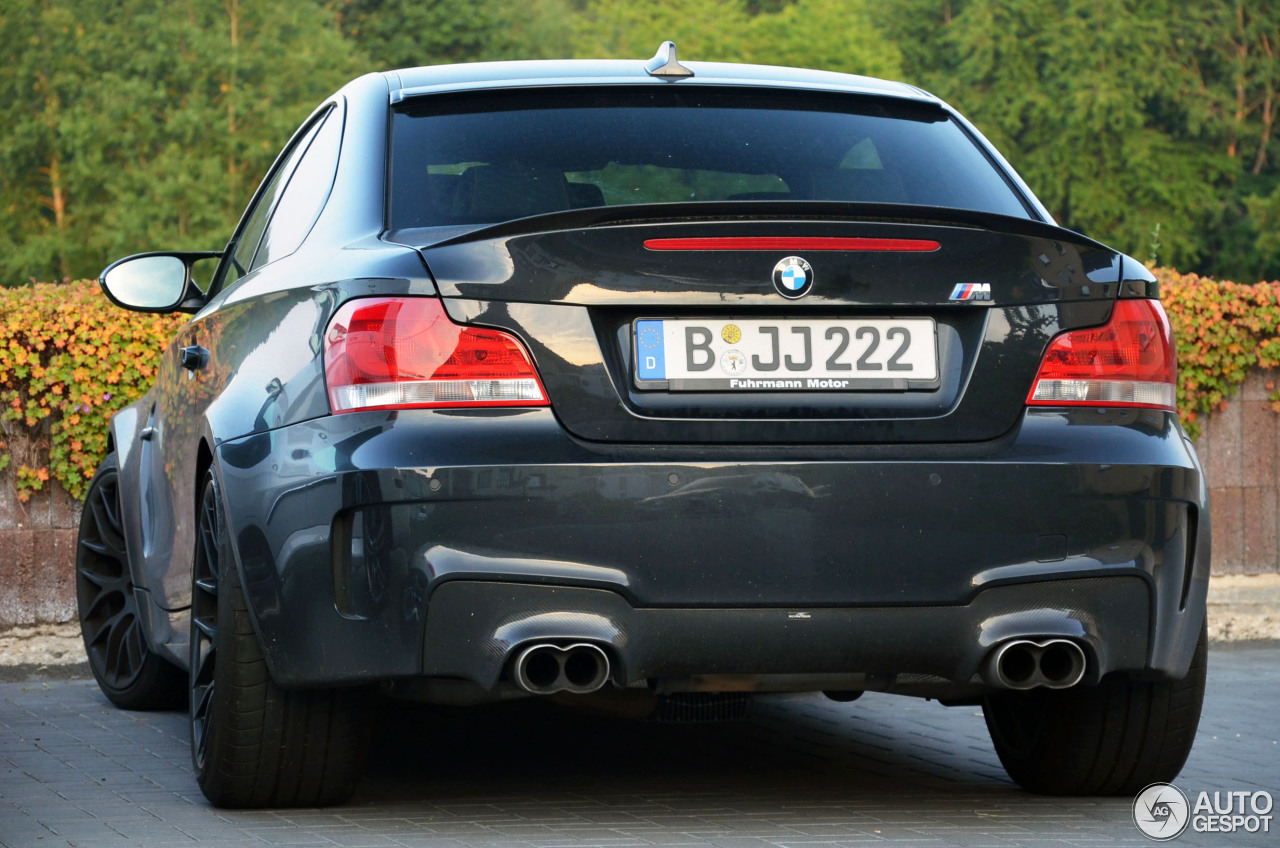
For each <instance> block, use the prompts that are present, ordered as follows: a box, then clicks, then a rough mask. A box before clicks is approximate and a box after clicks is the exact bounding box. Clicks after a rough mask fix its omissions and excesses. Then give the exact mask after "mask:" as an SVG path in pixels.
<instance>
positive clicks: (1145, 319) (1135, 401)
mask: <svg viewBox="0 0 1280 848" xmlns="http://www.w3.org/2000/svg"><path fill="white" fill-rule="evenodd" d="M1176 383H1177V355H1176V351H1175V348H1174V346H1173V331H1172V330H1171V329H1170V327H1169V318H1168V316H1166V315H1165V313H1164V307H1163V306H1161V305H1160V301H1158V300H1118V301H1116V305H1115V308H1114V309H1113V310H1112V312H1111V320H1110V321H1108V322H1107V323H1106V324H1104V325H1103V326H1101V327H1091V328H1089V329H1087V330H1071V331H1069V332H1066V333H1063V334H1062V335H1060V336H1057V337H1056V338H1054V340H1053V341H1052V342H1050V343H1049V349H1048V350H1047V351H1045V355H1044V360H1043V361H1042V362H1041V363H1040V373H1039V374H1037V375H1036V381H1035V384H1034V385H1033V386H1032V387H1031V393H1030V394H1029V395H1027V403H1028V404H1029V405H1032V406H1143V407H1151V408H1154V409H1168V410H1170V411H1173V410H1176V408H1177V401H1176V398H1175V391H1174V388H1175V386H1176Z"/></svg>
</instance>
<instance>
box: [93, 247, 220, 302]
mask: <svg viewBox="0 0 1280 848" xmlns="http://www.w3.org/2000/svg"><path fill="white" fill-rule="evenodd" d="M221 255H222V254H221V253H219V252H217V251H208V250H201V251H187V252H173V253H138V254H135V255H134V256H127V257H125V258H124V259H121V260H120V261H118V262H113V263H112V264H111V265H108V266H107V269H106V270H105V271H103V272H102V276H101V277H99V278H98V285H100V286H102V290H103V291H104V292H106V295H107V297H108V298H109V299H110V300H111V302H112V303H114V304H115V305H116V306H120V307H123V308H125V309H132V310H134V311H135V312H199V311H200V307H202V306H204V304H205V300H206V298H205V296H204V292H202V291H200V289H199V287H198V286H196V284H195V282H194V281H193V280H192V279H191V266H192V265H194V264H195V263H196V262H199V261H200V260H201V259H214V258H216V257H219V256H221Z"/></svg>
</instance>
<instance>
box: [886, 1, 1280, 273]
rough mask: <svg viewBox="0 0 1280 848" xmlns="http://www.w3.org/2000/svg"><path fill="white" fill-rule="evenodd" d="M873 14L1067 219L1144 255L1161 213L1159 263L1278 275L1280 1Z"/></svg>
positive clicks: (901, 7)
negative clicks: (1274, 127)
mask: <svg viewBox="0 0 1280 848" xmlns="http://www.w3.org/2000/svg"><path fill="white" fill-rule="evenodd" d="M876 19H877V21H878V23H879V24H880V26H881V27H882V28H883V29H884V31H885V32H886V33H887V37H888V38H889V39H890V40H891V41H893V42H894V43H896V44H898V45H900V47H901V49H902V51H903V68H904V71H905V73H906V76H907V78H908V79H910V80H911V81H912V82H914V83H916V84H918V85H922V86H924V87H925V88H928V89H930V90H932V91H934V92H935V93H937V94H938V95H940V96H942V97H943V98H945V99H947V100H948V101H949V102H951V103H953V104H954V105H955V106H956V107H957V108H958V109H960V110H961V111H962V112H963V113H965V114H966V115H967V116H968V117H969V118H970V119H971V120H973V121H974V122H975V123H976V124H977V125H978V127H979V128H980V129H981V130H982V131H983V133H984V134H986V135H987V136H988V137H989V138H991V140H992V141H993V142H994V143H995V144H996V146H997V147H999V148H1000V149H1001V151H1002V152H1003V153H1004V154H1005V156H1006V157H1008V159H1009V160H1010V162H1011V163H1012V164H1013V165H1014V167H1015V168H1017V169H1018V170H1019V172H1020V173H1021V174H1022V176H1023V177H1024V178H1025V179H1026V181H1027V183H1028V184H1029V185H1030V186H1031V188H1032V190H1033V191H1035V192H1036V194H1037V195H1038V196H1039V197H1040V199H1041V200H1042V201H1044V203H1045V205H1046V206H1047V207H1048V208H1049V210H1050V211H1051V212H1052V213H1053V214H1054V216H1055V217H1056V218H1057V219H1058V220H1059V222H1061V223H1062V224H1063V225H1064V226H1066V227H1068V228H1070V229H1075V230H1079V231H1081V232H1085V233H1088V234H1089V235H1092V236H1094V237H1095V238H1098V239H1099V240H1101V241H1104V242H1107V243H1108V244H1112V245H1114V246H1115V247H1117V248H1119V249H1120V250H1123V251H1124V252H1126V253H1129V254H1131V255H1134V256H1144V255H1145V253H1144V251H1143V248H1144V247H1145V246H1146V245H1147V244H1148V237H1149V234H1150V233H1151V231H1152V229H1153V228H1154V226H1155V225H1156V224H1161V225H1162V229H1161V235H1162V241H1163V242H1164V251H1163V254H1162V255H1161V257H1160V261H1161V262H1162V263H1163V264H1166V265H1173V266H1176V267H1180V268H1189V269H1192V270H1195V271H1198V272H1200V273H1206V274H1211V275H1217V276H1227V277H1234V278H1237V279H1241V278H1243V279H1254V280H1256V279H1262V278H1270V277H1276V276H1280V242H1278V240H1277V239H1276V238H1275V236H1274V233H1275V232H1276V230H1275V217H1276V216H1275V210H1276V208H1278V207H1280V193H1278V192H1280V185H1278V184H1277V179H1278V177H1280V175H1278V174H1277V169H1276V157H1277V156H1278V155H1280V150H1277V143H1276V139H1275V137H1274V136H1275V133H1274V132H1273V125H1274V122H1275V119H1276V117H1277V114H1278V113H1280V103H1278V102H1277V101H1276V90H1277V87H1278V85H1280V56H1277V55H1276V50H1277V49H1280V4H1276V3H1274V2H1266V0H901V2H897V3H891V4H883V5H882V6H881V7H879V8H878V12H877V16H876ZM1268 202H1269V204H1270V205H1268ZM1268 215H1269V217H1268Z"/></svg>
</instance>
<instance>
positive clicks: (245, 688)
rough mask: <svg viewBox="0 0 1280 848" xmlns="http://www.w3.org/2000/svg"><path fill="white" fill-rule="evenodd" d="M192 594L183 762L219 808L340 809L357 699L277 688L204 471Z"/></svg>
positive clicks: (356, 747)
mask: <svg viewBox="0 0 1280 848" xmlns="http://www.w3.org/2000/svg"><path fill="white" fill-rule="evenodd" d="M197 534H198V538H197V549H196V558H195V567H194V569H193V572H192V591H191V601H192V606H191V678H190V681H191V757H192V762H193V763H194V765H195V771H196V779H197V780H198V781H199V784H200V789H201V791H203V792H204V794H205V797H207V798H208V799H209V800H210V801H211V802H212V803H214V804H215V805H217V806H220V807H304V806H305V807H314V806H327V805H330V804H338V803H341V802H343V801H345V800H346V799H347V798H349V797H350V796H351V793H352V792H353V791H354V790H355V785H356V781H357V780H358V779H359V774H360V770H361V767H362V765H363V761H364V754H365V749H366V747H367V742H368V740H367V735H368V728H367V724H366V722H365V721H364V715H363V711H362V710H361V708H360V702H359V697H360V696H359V693H354V692H349V691H341V690H338V691H334V690H288V689H282V688H281V687H279V686H277V685H276V684H275V683H274V682H273V681H272V680H271V676H270V674H269V673H268V671H267V665H266V660H265V658H264V657H263V654H262V649H261V647H260V646H259V644H258V638H257V636H256V635H255V634H254V630H253V625H252V623H251V621H250V619H249V608H248V604H247V603H246V601H245V596H244V590H243V588H242V586H241V583H240V575H239V572H238V570H237V569H236V566H235V563H234V562H233V560H232V554H231V551H230V548H229V546H228V542H227V530H226V523H225V520H224V517H223V514H222V508H221V502H220V501H219V499H218V490H217V484H216V483H215V481H214V478H213V474H212V473H210V474H209V475H208V477H207V478H206V480H205V484H204V488H203V491H202V494H201V499H200V514H199V520H198V528H197Z"/></svg>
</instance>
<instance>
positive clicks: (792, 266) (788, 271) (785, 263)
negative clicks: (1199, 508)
mask: <svg viewBox="0 0 1280 848" xmlns="http://www.w3.org/2000/svg"><path fill="white" fill-rule="evenodd" d="M773 287H774V288H775V289H777V290H778V294H780V295H782V296H783V297H785V298H788V299H790V300H795V299H796V298H797V297H804V296H805V295H807V294H808V293H809V289H811V288H813V266H812V265H810V264H809V263H808V262H805V261H804V260H803V259H801V258H800V257H799V256H788V257H787V258H786V259H783V260H782V261H781V262H779V263H778V264H777V265H774V266H773Z"/></svg>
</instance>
